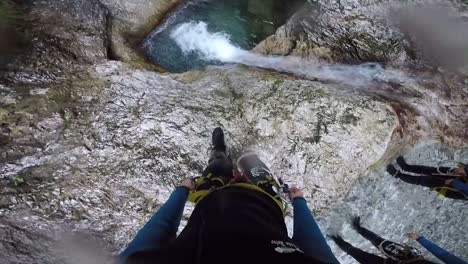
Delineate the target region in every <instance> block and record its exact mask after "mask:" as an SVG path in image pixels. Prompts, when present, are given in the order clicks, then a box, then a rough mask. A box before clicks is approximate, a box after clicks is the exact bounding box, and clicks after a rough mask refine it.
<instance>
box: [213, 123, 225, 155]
mask: <svg viewBox="0 0 468 264" xmlns="http://www.w3.org/2000/svg"><path fill="white" fill-rule="evenodd" d="M211 142H212V144H213V151H215V152H224V153H225V152H226V143H225V142H224V132H223V130H222V129H221V128H220V127H217V128H215V129H214V130H213V134H212V135H211Z"/></svg>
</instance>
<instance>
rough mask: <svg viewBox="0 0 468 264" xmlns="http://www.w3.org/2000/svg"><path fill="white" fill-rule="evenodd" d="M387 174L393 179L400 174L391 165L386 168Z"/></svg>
mask: <svg viewBox="0 0 468 264" xmlns="http://www.w3.org/2000/svg"><path fill="white" fill-rule="evenodd" d="M387 172H388V173H389V174H390V175H392V176H393V177H396V178H398V176H400V172H399V171H398V170H397V169H396V168H395V166H393V165H392V164H390V165H388V166H387Z"/></svg>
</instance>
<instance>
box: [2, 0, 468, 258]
mask: <svg viewBox="0 0 468 264" xmlns="http://www.w3.org/2000/svg"><path fill="white" fill-rule="evenodd" d="M156 2H157V1H151V6H152V7H154V8H155V9H158V8H162V9H158V10H160V11H161V10H163V9H165V8H167V5H169V2H164V3H163V5H161V6H159V5H158V3H159V2H158V3H156ZM358 2H359V1H339V2H338V1H337V2H335V1H330V2H329V3H328V4H329V5H328V8H329V11H330V12H331V11H333V10H336V11H335V13H330V14H329V15H330V16H331V15H332V14H346V13H347V12H348V13H349V12H351V13H352V12H355V11H356V10H357V9H358V6H359V5H358ZM380 2H381V1H380ZM161 3H162V2H161ZM171 3H172V2H171ZM146 4H149V2H148V1H141V2H140V1H138V2H134V1H131V2H129V1H107V0H106V1H102V3H100V2H99V1H93V0H89V1H85V0H83V1H60V2H56V1H30V2H28V4H27V5H25V6H23V7H24V8H25V12H29V13H28V14H31V16H33V17H35V18H36V19H37V20H35V21H37V23H36V24H34V25H30V26H29V27H28V30H29V31H28V32H27V33H28V34H29V35H28V36H29V37H30V39H31V43H32V46H31V49H29V50H28V53H24V54H23V55H20V56H19V57H18V58H17V59H16V60H15V61H14V62H13V63H12V64H10V65H9V66H8V68H7V69H6V70H4V71H2V72H1V79H0V80H1V82H0V227H1V228H0V237H1V239H0V262H1V263H106V262H110V261H111V259H112V257H110V255H112V254H114V253H116V252H118V251H120V250H121V249H123V247H124V246H125V245H126V243H128V242H129V241H130V239H131V238H132V237H133V236H134V234H135V233H136V232H137V230H138V229H139V228H140V227H141V226H142V225H143V224H144V223H145V221H146V220H147V219H148V218H149V217H150V216H151V215H152V214H153V213H154V211H156V210H157V208H159V206H160V205H161V204H162V203H163V202H164V201H165V200H166V199H167V197H168V195H169V194H170V192H171V190H172V189H173V187H174V186H175V185H177V183H178V182H179V180H180V179H182V178H184V177H190V176H198V175H199V174H200V172H201V170H202V169H203V167H204V166H205V165H206V162H207V155H208V153H209V147H210V146H209V142H210V137H211V130H212V129H213V128H214V127H217V126H222V127H223V128H225V130H226V133H227V141H228V143H229V147H230V151H231V154H232V155H233V157H236V156H238V155H239V153H241V152H242V151H244V150H246V149H251V150H255V151H256V152H258V153H259V155H260V156H261V157H262V158H263V159H264V160H265V162H266V163H267V164H268V165H269V166H270V167H271V168H272V170H273V172H274V173H275V174H276V175H279V176H281V177H282V178H283V179H284V180H285V181H286V182H287V183H290V184H297V185H299V186H302V187H304V189H305V193H306V196H307V199H308V201H309V205H310V206H311V208H313V209H314V211H315V214H316V215H317V216H318V219H319V223H320V225H321V226H322V227H323V228H324V230H327V232H328V233H333V232H336V233H340V234H342V235H343V236H344V238H345V239H346V240H348V241H350V242H351V243H352V244H354V245H355V246H359V247H360V248H362V249H364V250H366V251H369V252H373V249H372V246H371V245H370V244H369V243H367V242H364V240H363V239H362V238H360V237H359V236H358V235H357V234H356V233H355V232H354V231H352V230H351V228H350V226H349V218H351V217H352V216H353V215H361V216H362V219H363V225H364V226H366V227H368V228H369V229H371V230H374V231H375V232H376V233H378V234H380V235H382V236H384V237H387V238H390V239H393V240H395V241H403V238H402V237H401V236H400V235H401V234H402V233H404V232H409V231H417V232H421V233H422V234H424V235H425V236H427V237H428V238H429V239H431V240H433V241H434V242H436V243H438V244H439V245H441V246H443V247H444V248H446V249H448V250H449V251H451V252H453V253H456V254H457V255H459V256H461V257H464V258H468V252H467V248H468V247H467V245H466V239H464V238H465V237H466V231H465V230H468V226H467V225H466V224H465V223H466V221H464V219H466V216H467V213H466V212H467V211H466V210H464V209H465V207H466V202H462V201H454V200H449V199H442V198H438V197H437V196H436V193H434V192H431V191H430V190H428V189H426V188H422V187H415V186H412V185H408V184H406V183H403V182H399V181H397V180H396V179H394V178H392V177H391V176H390V175H388V174H386V173H385V172H384V169H383V168H384V167H385V165H386V164H387V163H388V162H390V161H392V160H393V159H394V158H395V156H396V155H398V154H399V153H401V154H403V155H405V157H406V158H407V160H408V162H409V163H417V164H426V165H433V164H439V163H440V162H442V161H444V160H455V161H460V162H465V163H468V156H467V153H468V152H467V150H466V141H464V140H465V139H466V135H468V133H467V126H466V124H467V123H468V122H467V119H466V118H467V116H466V114H465V113H466V108H467V105H466V102H465V101H466V100H464V98H466V96H467V93H468V90H467V89H466V80H465V78H464V77H463V76H460V75H455V74H451V73H447V72H444V71H439V70H437V71H429V70H427V69H426V68H424V69H423V70H420V71H415V70H414V68H411V69H408V72H411V73H414V74H415V75H417V76H419V78H420V79H418V80H423V81H422V82H420V83H419V85H418V86H414V87H413V86H411V87H395V90H394V92H395V93H393V94H392V95H393V96H388V94H384V95H382V94H375V93H369V92H367V91H362V90H360V91H351V90H348V89H346V88H345V87H343V86H341V85H338V84H331V83H320V82H317V81H310V80H301V79H300V78H296V77H294V76H289V75H284V74H280V73H272V72H268V71H262V70H258V69H253V68H247V67H243V66H225V67H212V68H208V69H207V70H204V71H194V72H188V73H184V74H177V75H170V74H160V73H155V72H152V71H147V70H141V69H138V68H135V67H134V66H130V65H127V64H125V63H122V62H116V61H108V59H107V58H108V57H109V53H108V52H109V46H108V44H109V43H112V42H111V41H112V40H110V38H111V37H115V35H113V34H114V33H115V31H109V21H113V22H112V23H121V24H120V25H121V26H122V27H121V28H120V29H122V28H124V29H125V30H123V31H118V33H115V34H117V35H119V34H121V33H122V32H127V29H128V32H134V31H135V30H136V31H138V29H139V28H140V27H141V26H142V24H143V21H144V20H146V19H149V17H150V16H151V15H150V13H151V12H149V11H148V12H143V13H141V10H144V8H145V6H147V5H146ZM375 4H378V3H377V1H376V3H375ZM337 5H338V6H337ZM368 5H369V6H372V5H373V2H369V4H368ZM368 5H363V9H362V10H360V11H359V12H362V14H366V16H369V14H371V12H367V11H368V10H369V9H367V6H368ZM323 6H326V5H325V3H323ZM335 8H336V9H335ZM369 8H370V7H369ZM151 9H152V8H151ZM311 11H313V10H311ZM307 12H309V11H307V9H304V10H302V11H300V12H299V13H298V14H296V17H297V18H300V17H301V16H304V15H306V14H308V15H310V14H311V13H307ZM325 13H326V12H325ZM351 13H349V14H351ZM109 16H112V19H111V20H109ZM311 16H314V15H311ZM375 16H376V15H375ZM119 17H120V18H121V19H120V20H119V19H118V18H119ZM351 17H352V16H351ZM358 17H359V16H358ZM136 18H138V19H136ZM349 18H350V16H348V19H349ZM366 19H367V18H366ZM373 19H376V20H375V21H374V20H373ZM150 20H151V19H150ZM116 21H117V22H116ZM297 21H299V24H301V25H304V23H302V22H300V21H301V20H297ZM327 21H328V22H327ZM333 21H335V20H321V22H320V23H322V24H323V26H325V25H326V24H327V23H329V24H332V23H331V22H333ZM371 21H373V22H372V23H371V24H372V25H373V26H375V25H377V27H370V28H371V29H372V30H374V31H375V34H376V35H372V36H373V38H375V39H378V41H381V42H379V43H382V45H380V44H379V45H377V46H378V47H380V48H379V49H378V50H377V51H376V50H372V49H368V47H369V46H368V45H367V44H363V43H361V42H358V41H357V42H355V44H353V45H355V46H356V47H357V49H358V50H359V51H358V53H357V54H359V56H360V58H358V57H356V56H355V55H346V56H351V57H346V58H345V57H343V56H345V55H343V54H348V53H349V52H351V51H350V50H347V49H348V48H351V46H349V47H347V46H343V50H341V51H340V50H333V47H331V46H327V45H325V44H324V45H322V44H320V45H318V46H315V44H313V45H311V44H310V43H319V42H314V40H313V38H312V37H313V36H314V35H313V34H312V33H310V35H309V32H307V31H304V30H302V29H301V30H302V32H303V33H304V32H305V33H307V34H305V35H304V34H302V33H301V34H302V35H301V34H299V35H298V36H301V38H302V37H303V36H305V37H307V39H305V38H304V39H300V40H301V41H303V43H304V45H306V44H307V45H311V46H312V47H313V49H314V52H315V51H317V52H319V53H320V54H325V55H326V56H325V57H326V58H328V59H331V60H338V61H349V60H355V59H356V58H357V59H358V60H366V58H383V59H382V60H393V61H395V60H396V62H395V63H394V65H397V64H398V63H399V62H400V61H406V59H403V60H400V59H399V58H406V57H405V56H403V55H402V54H404V53H405V52H406V51H405V48H403V46H399V45H396V46H395V47H396V49H395V50H393V49H387V48H386V45H393V44H392V43H393V42H392V39H393V37H392V36H399V34H400V33H398V32H394V31H393V29H388V28H386V27H387V26H386V25H382V26H379V25H380V24H379V20H378V16H376V17H372V16H371ZM293 22H294V18H293V20H291V22H290V23H293ZM348 22H349V23H350V24H349V25H350V28H354V29H353V30H359V29H360V28H359V27H356V25H357V24H356V23H357V22H356V21H354V22H353V21H352V19H350V21H348ZM112 25H115V24H112ZM288 25H289V24H288ZM288 25H286V26H288ZM363 25H368V24H365V23H364V24H363ZM341 26H342V27H343V28H344V29H347V28H348V24H346V23H345V24H342V25H341ZM327 27H329V28H335V29H336V30H338V29H339V27H340V25H339V24H335V23H333V25H327ZM116 28H117V29H119V26H117V27H116ZM363 28H368V27H364V26H363ZM344 29H343V30H344ZM348 29H349V28H348ZM361 29H362V28H361ZM113 30H114V29H113ZM349 30H351V29H349ZM344 31H346V30H344ZM112 32H114V33H112ZM324 32H327V31H324ZM334 32H335V31H334ZM337 32H339V31H337ZM379 32H380V33H379ZM110 33H111V34H110ZM109 34H110V35H109ZM280 34H282V33H281V30H280V31H278V33H277V36H278V35H280ZM379 34H380V35H379ZM332 35H333V34H332ZM345 35H346V34H345ZM110 36H111V37H110ZM277 36H276V37H277ZM285 36H286V39H288V41H290V42H288V43H292V44H291V46H295V47H296V48H293V50H295V51H293V52H291V50H290V47H289V46H288V45H290V44H285V45H284V46H282V48H281V49H284V53H281V54H296V55H301V56H306V55H307V54H309V53H307V52H308V51H307V52H305V53H304V52H302V51H300V50H299V49H298V47H299V48H300V47H301V45H303V44H301V42H300V41H296V40H297V39H295V38H293V37H291V36H292V35H290V33H285ZM337 36H339V35H337ZM378 36H383V37H382V38H380V37H378ZM309 37H310V38H309ZM331 39H333V38H331ZM331 39H328V40H327V41H330V42H331ZM333 40H334V39H333ZM317 41H318V40H317ZM320 41H322V42H321V43H326V41H324V40H320ZM296 42H297V43H296ZM114 43H115V42H114ZM275 43H279V42H275ZM285 43H286V42H285ZM398 43H400V42H398ZM401 43H403V42H401ZM125 45H126V44H125ZM275 45H276V44H275ZM281 45H283V44H281ZM317 48H318V49H317ZM307 50H309V49H308V48H307ZM384 50H385V54H384V53H381V51H382V52H383V51H384ZM394 51H395V52H394ZM131 52H134V51H131ZM268 52H271V53H274V51H268ZM281 52H283V51H281ZM310 54H312V53H310ZM313 54H315V53H313ZM351 54H352V53H351ZM366 54H368V55H366ZM402 56H403V57H402ZM123 57H124V56H123ZM123 57H122V58H123ZM394 59H395V60H394ZM402 69H406V68H402ZM429 76H430V78H429ZM395 94H396V95H395ZM406 95H411V96H406ZM441 142H443V143H441ZM415 145H416V147H413V146H415ZM192 209H193V208H192V207H191V206H188V207H187V209H186V212H185V213H184V220H183V222H184V223H185V222H186V220H187V217H188V216H189V214H190V212H191V210H192ZM290 220H291V218H290V217H289V216H288V218H287V222H288V223H290V222H291V221H290ZM289 227H290V226H289ZM330 245H331V246H332V247H333V250H334V252H335V253H336V254H337V256H338V257H339V258H340V260H341V261H342V263H354V260H353V259H351V258H350V257H349V256H346V255H345V254H344V253H343V252H341V251H340V250H339V249H337V248H336V247H335V246H334V244H333V242H330ZM96 249H98V250H96ZM424 254H425V255H426V256H428V255H429V254H428V253H427V252H424Z"/></svg>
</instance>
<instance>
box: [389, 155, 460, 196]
mask: <svg viewBox="0 0 468 264" xmlns="http://www.w3.org/2000/svg"><path fill="white" fill-rule="evenodd" d="M396 161H397V164H398V166H399V167H400V168H401V170H402V171H400V170H397V169H396V168H395V166H394V165H392V164H390V165H388V166H387V172H388V173H389V174H390V175H392V176H394V177H396V178H398V179H400V180H402V181H404V182H406V183H409V184H416V185H421V186H424V187H429V188H432V189H433V190H435V191H437V192H438V193H439V195H440V196H444V197H447V198H452V199H460V200H468V166H466V165H463V164H460V165H459V166H458V167H457V168H450V167H429V166H421V165H409V164H407V163H406V161H405V159H404V158H403V157H398V158H397V159H396ZM404 171H406V172H410V173H414V174H419V175H420V176H414V175H409V174H407V173H404Z"/></svg>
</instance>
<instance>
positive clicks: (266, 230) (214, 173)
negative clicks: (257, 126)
mask: <svg viewBox="0 0 468 264" xmlns="http://www.w3.org/2000/svg"><path fill="white" fill-rule="evenodd" d="M212 140H213V151H212V153H211V157H210V160H209V165H208V167H207V168H206V169H205V170H204V172H203V173H202V177H200V178H199V179H197V180H196V181H194V180H193V179H186V180H184V181H183V182H182V183H181V185H180V186H179V187H177V188H176V189H175V191H174V192H173V193H172V194H171V196H170V197H169V199H168V201H167V202H166V203H165V204H164V205H163V206H162V207H161V208H160V209H159V211H158V212H157V213H156V214H155V215H154V216H153V217H152V218H151V219H150V220H149V221H148V222H147V223H146V224H145V226H144V227H143V228H142V229H141V230H140V231H139V232H138V233H137V235H136V236H135V238H134V239H133V240H132V241H131V242H130V244H129V245H128V247H127V248H126V249H125V250H124V251H123V252H122V253H121V254H120V255H119V256H118V260H117V263H158V264H166V263H171V264H173V263H176V264H178V263H180V264H182V263H183V264H188V263H236V264H239V263H245V264H247V263H255V264H258V263H269V264H270V263H278V264H280V263H281V264H284V263H294V264H301V263H333V264H337V263H339V262H338V261H337V260H336V258H335V256H334V255H333V253H332V251H331V249H330V247H329V246H328V244H327V242H326V240H325V238H324V236H323V235H322V233H321V232H320V229H319V227H318V225H317V223H316V222H315V220H314V218H313V216H312V214H311V212H310V210H309V208H308V207H307V202H306V200H305V199H304V198H303V193H302V191H301V190H300V189H298V188H291V189H290V190H289V198H290V199H291V201H292V204H293V208H294V236H293V237H292V239H291V238H289V237H288V232H287V228H286V225H285V222H284V207H283V203H282V200H281V199H278V196H279V194H278V193H275V192H277V191H278V190H279V187H280V186H278V184H277V183H276V182H275V181H274V179H273V177H272V175H271V173H270V171H269V170H268V167H267V166H266V165H265V164H264V163H263V162H262V161H261V160H260V159H259V158H258V156H257V155H255V154H252V153H250V154H248V155H243V156H242V157H241V158H239V160H238V166H239V168H240V169H241V171H242V174H238V173H233V164H232V162H231V160H230V158H229V157H228V156H227V155H226V145H225V143H224V133H223V131H222V130H221V129H220V128H217V129H215V130H214V131H213V136H212ZM189 194H190V195H189ZM189 196H190V197H189ZM187 199H190V200H192V201H194V202H196V206H195V209H194V210H193V212H192V215H191V216H190V219H189V221H188V223H187V225H186V226H185V228H184V229H183V231H182V232H181V233H180V235H179V236H177V237H176V232H177V230H178V227H179V224H180V221H181V217H182V213H183V209H184V205H185V203H186V201H187Z"/></svg>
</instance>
